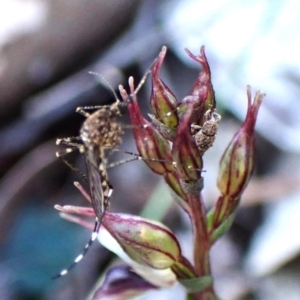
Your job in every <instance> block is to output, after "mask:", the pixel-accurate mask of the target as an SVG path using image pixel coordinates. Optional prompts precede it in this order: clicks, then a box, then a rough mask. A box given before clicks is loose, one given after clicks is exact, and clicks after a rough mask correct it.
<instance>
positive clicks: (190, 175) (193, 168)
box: [172, 108, 203, 182]
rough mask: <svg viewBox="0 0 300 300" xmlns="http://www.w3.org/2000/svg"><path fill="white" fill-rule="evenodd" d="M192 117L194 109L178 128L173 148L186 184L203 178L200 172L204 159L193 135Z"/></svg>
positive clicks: (181, 176)
mask: <svg viewBox="0 0 300 300" xmlns="http://www.w3.org/2000/svg"><path fill="white" fill-rule="evenodd" d="M191 115H192V108H190V109H189V110H188V111H187V112H186V114H185V118H184V119H183V120H182V121H181V123H180V125H179V126H178V128H177V132H176V137H175V139H174V141H173V148H172V155H173V159H174V161H175V163H176V170H177V173H178V175H179V177H180V180H182V181H184V182H195V181H198V180H199V179H200V177H201V176H200V172H199V171H200V170H202V166H203V162H202V157H201V156H200V153H199V150H198V148H197V145H196V143H195V140H194V138H193V136H192V134H191V123H190V117H191Z"/></svg>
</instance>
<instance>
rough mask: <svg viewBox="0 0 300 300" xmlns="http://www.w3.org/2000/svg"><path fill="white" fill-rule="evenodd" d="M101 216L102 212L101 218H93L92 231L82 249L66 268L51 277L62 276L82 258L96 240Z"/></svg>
mask: <svg viewBox="0 0 300 300" xmlns="http://www.w3.org/2000/svg"><path fill="white" fill-rule="evenodd" d="M103 217H104V213H103V215H102V217H101V220H98V218H96V219H95V226H94V230H93V232H92V235H91V238H90V240H89V241H88V243H87V244H86V245H85V247H84V248H83V251H82V252H81V253H80V254H79V255H78V256H77V257H76V258H75V259H74V261H73V263H72V264H71V265H70V266H69V267H68V268H66V269H63V270H61V271H60V273H59V274H57V275H55V276H53V277H52V279H57V278H60V277H62V276H65V275H66V274H68V272H69V271H70V270H71V269H73V268H74V267H75V266H76V265H77V264H78V263H79V262H80V261H81V260H82V259H83V257H84V256H85V254H86V253H87V252H88V250H89V248H90V247H91V246H92V244H93V243H94V241H95V240H96V238H97V236H98V232H99V230H100V227H101V222H102V219H103Z"/></svg>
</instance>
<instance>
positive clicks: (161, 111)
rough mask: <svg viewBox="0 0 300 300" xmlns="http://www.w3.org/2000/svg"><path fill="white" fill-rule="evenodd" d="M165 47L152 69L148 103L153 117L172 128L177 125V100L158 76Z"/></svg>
mask: <svg viewBox="0 0 300 300" xmlns="http://www.w3.org/2000/svg"><path fill="white" fill-rule="evenodd" d="M166 51H167V48H166V47H163V48H162V51H161V52H160V54H159V57H158V60H157V61H156V63H155V64H154V66H153V69H152V92H151V98H150V105H151V108H152V111H153V113H154V116H155V118H156V119H157V120H158V121H159V122H161V123H163V124H164V125H165V126H166V127H167V128H170V129H174V128H176V127H177V125H178V122H179V120H178V116H177V111H176V107H177V100H176V97H175V95H174V94H173V93H172V91H171V90H170V89H169V88H168V86H167V85H166V84H165V83H164V82H163V81H162V80H161V79H160V78H159V74H158V73H159V70H160V68H161V65H162V63H163V61H164V58H165V55H166Z"/></svg>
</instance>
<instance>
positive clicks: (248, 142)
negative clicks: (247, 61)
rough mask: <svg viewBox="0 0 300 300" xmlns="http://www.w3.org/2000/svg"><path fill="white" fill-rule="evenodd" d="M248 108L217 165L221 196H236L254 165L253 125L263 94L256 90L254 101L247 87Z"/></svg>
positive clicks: (240, 192)
mask: <svg viewBox="0 0 300 300" xmlns="http://www.w3.org/2000/svg"><path fill="white" fill-rule="evenodd" d="M247 96H248V110H247V116H246V119H245V122H244V123H243V125H242V127H241V128H240V130H239V131H238V132H237V133H236V134H235V136H234V137H233V139H232V141H231V142H230V144H229V145H228V147H227V149H226V150H225V152H224V154H223V156H222V158H221V161H220V167H219V176H218V180H217V186H218V188H219V190H220V192H221V194H222V195H223V196H227V197H231V198H238V197H240V196H241V194H242V192H243V191H244V189H245V188H246V186H247V184H248V181H249V179H250V177H251V175H252V173H253V166H254V142H255V139H254V127H255V123H256V118H257V113H258V110H259V107H260V104H261V102H262V99H263V98H264V96H265V94H262V93H260V92H256V94H255V97H254V101H253V103H252V99H251V89H250V87H249V86H248V87H247Z"/></svg>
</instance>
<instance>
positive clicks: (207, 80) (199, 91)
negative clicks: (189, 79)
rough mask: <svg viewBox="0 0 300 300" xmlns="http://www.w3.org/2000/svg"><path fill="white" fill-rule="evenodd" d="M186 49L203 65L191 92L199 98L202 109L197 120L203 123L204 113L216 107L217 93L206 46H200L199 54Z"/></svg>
mask: <svg viewBox="0 0 300 300" xmlns="http://www.w3.org/2000/svg"><path fill="white" fill-rule="evenodd" d="M185 51H186V53H187V54H188V56H189V57H191V58H192V59H193V60H195V61H197V62H199V63H200V64H201V67H202V71H201V72H200V74H199V76H198V78H197V80H196V82H195V84H194V87H193V90H192V93H191V96H194V97H196V98H198V102H199V105H198V107H199V110H201V111H199V112H198V117H199V119H198V120H196V123H197V124H199V125H202V124H203V119H202V118H203V113H204V112H206V111H207V110H208V109H210V110H211V111H214V109H215V108H216V102H215V93H214V90H213V86H212V83H211V73H210V68H209V64H208V61H207V58H206V56H205V51H204V46H202V47H201V48H200V55H198V56H196V55H194V54H192V53H191V52H190V51H189V50H188V49H185Z"/></svg>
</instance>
